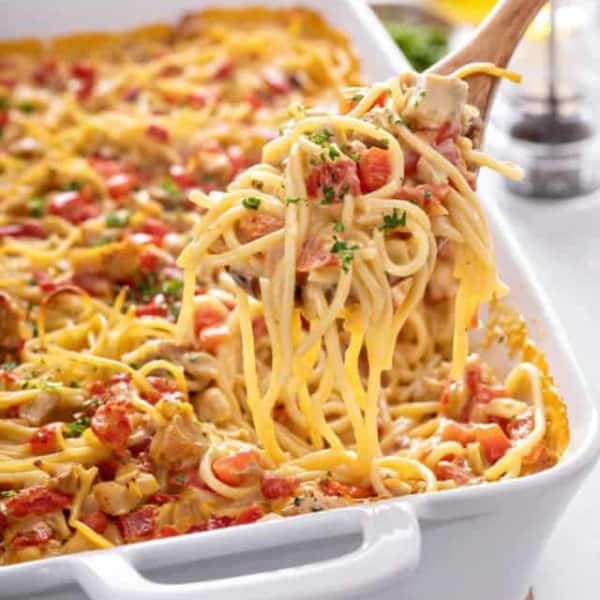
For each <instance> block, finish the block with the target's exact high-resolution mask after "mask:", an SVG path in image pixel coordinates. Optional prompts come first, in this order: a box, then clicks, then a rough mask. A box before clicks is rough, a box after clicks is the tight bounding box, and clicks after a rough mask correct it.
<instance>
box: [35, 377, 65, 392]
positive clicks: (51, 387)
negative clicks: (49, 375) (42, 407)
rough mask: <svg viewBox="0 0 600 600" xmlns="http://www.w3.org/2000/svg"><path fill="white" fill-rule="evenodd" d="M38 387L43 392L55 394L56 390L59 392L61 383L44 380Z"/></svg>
mask: <svg viewBox="0 0 600 600" xmlns="http://www.w3.org/2000/svg"><path fill="white" fill-rule="evenodd" d="M39 387H40V390H44V392H56V391H57V390H60V388H61V387H62V383H60V382H58V381H49V380H47V379H45V380H44V381H40V386H39Z"/></svg>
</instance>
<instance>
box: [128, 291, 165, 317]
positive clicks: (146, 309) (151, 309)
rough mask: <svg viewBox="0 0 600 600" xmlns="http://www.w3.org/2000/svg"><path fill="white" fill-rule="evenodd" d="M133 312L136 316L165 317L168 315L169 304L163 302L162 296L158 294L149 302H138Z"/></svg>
mask: <svg viewBox="0 0 600 600" xmlns="http://www.w3.org/2000/svg"><path fill="white" fill-rule="evenodd" d="M135 314H136V316H138V317H163V318H165V317H167V316H168V315H169V306H168V304H167V303H166V302H165V299H164V296H163V295H162V294H158V295H157V296H155V297H154V298H153V299H152V301H151V302H148V303H147V304H140V305H138V306H136V307H135Z"/></svg>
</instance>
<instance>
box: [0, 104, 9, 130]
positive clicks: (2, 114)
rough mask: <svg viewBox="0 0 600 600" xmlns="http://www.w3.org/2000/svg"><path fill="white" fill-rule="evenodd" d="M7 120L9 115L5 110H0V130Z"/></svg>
mask: <svg viewBox="0 0 600 600" xmlns="http://www.w3.org/2000/svg"><path fill="white" fill-rule="evenodd" d="M8 120H9V114H8V111H7V110H4V109H2V110H0V129H2V127H4V126H5V125H6V124H7V123H8Z"/></svg>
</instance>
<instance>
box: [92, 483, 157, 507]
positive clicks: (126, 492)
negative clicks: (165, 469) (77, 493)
mask: <svg viewBox="0 0 600 600" xmlns="http://www.w3.org/2000/svg"><path fill="white" fill-rule="evenodd" d="M159 488H160V486H159V484H158V481H157V480H156V478H155V477H154V476H153V475H151V474H150V473H140V474H139V475H138V476H137V477H136V478H135V479H133V480H132V481H130V482H129V483H128V484H127V485H125V484H123V483H117V482H116V481H102V482H100V483H97V484H96V485H95V486H94V487H93V492H94V497H95V499H96V501H97V502H98V505H99V507H100V509H101V510H102V511H104V512H105V513H108V514H109V515H123V514H125V513H128V512H130V511H132V510H133V509H134V508H135V507H136V506H137V505H138V504H139V503H140V502H141V501H142V500H143V499H144V498H146V497H148V496H151V495H152V494H154V493H156V492H157V491H158V490H159Z"/></svg>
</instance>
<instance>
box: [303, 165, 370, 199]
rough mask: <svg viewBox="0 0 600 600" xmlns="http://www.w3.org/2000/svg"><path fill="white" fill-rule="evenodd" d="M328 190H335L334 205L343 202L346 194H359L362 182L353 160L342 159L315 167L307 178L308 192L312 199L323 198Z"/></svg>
mask: <svg viewBox="0 0 600 600" xmlns="http://www.w3.org/2000/svg"><path fill="white" fill-rule="evenodd" d="M328 188H331V190H333V194H332V196H333V197H332V198H330V200H331V202H332V203H338V202H342V201H343V196H344V195H345V194H354V195H356V194H358V193H359V191H360V181H359V179H358V173H357V171H356V163H355V162H354V161H353V160H347V159H341V160H336V161H335V162H330V161H327V162H324V163H322V164H320V165H317V166H314V167H313V168H312V169H311V170H310V172H309V173H308V177H307V178H306V192H307V194H308V195H309V197H311V198H317V197H319V196H322V195H323V193H324V192H325V193H327V190H328Z"/></svg>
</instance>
